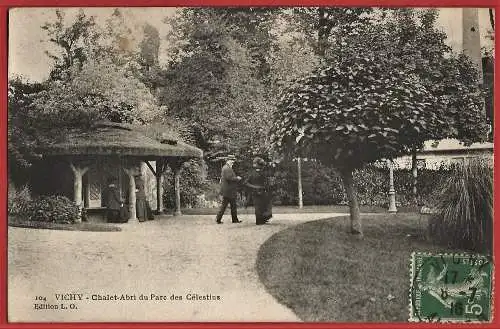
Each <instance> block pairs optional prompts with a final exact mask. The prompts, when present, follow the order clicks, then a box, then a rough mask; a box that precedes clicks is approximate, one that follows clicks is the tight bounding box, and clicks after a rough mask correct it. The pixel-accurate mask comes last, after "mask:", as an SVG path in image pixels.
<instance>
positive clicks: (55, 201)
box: [27, 195, 81, 224]
mask: <svg viewBox="0 0 500 329" xmlns="http://www.w3.org/2000/svg"><path fill="white" fill-rule="evenodd" d="M27 215H28V219H29V220H32V221H41V222H53V223H63V224H71V223H74V222H75V221H76V219H78V217H79V216H81V214H80V211H79V208H78V206H77V205H76V204H75V203H74V202H73V201H71V200H69V199H68V198H67V197H65V196H61V195H50V196H41V197H38V198H36V199H34V200H33V201H32V202H31V203H30V204H29V207H28V210H27Z"/></svg>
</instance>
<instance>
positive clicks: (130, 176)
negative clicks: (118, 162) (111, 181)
mask: <svg viewBox="0 0 500 329" xmlns="http://www.w3.org/2000/svg"><path fill="white" fill-rule="evenodd" d="M123 170H124V171H125V172H126V173H127V176H128V181H129V187H128V188H129V192H128V195H129V198H128V202H129V205H128V210H129V213H130V215H129V219H128V220H129V222H130V223H138V222H139V220H138V219H137V211H136V207H135V204H136V201H137V199H136V196H135V177H134V171H133V170H131V169H125V168H124V169H123Z"/></svg>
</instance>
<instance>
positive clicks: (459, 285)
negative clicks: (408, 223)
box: [409, 252, 493, 322]
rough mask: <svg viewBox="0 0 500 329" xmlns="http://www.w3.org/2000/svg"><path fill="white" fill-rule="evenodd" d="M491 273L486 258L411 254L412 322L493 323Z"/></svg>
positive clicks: (488, 261) (472, 255)
mask: <svg viewBox="0 0 500 329" xmlns="http://www.w3.org/2000/svg"><path fill="white" fill-rule="evenodd" d="M492 269H493V264H492V261H491V258H489V257H486V256H483V255H474V254H430V253H420V252H414V253H412V256H411V283H410V319H409V321H412V322H419V321H421V322H489V321H491V316H492V307H491V301H492V298H491V296H492V277H493V274H492Z"/></svg>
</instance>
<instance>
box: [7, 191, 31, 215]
mask: <svg viewBox="0 0 500 329" xmlns="http://www.w3.org/2000/svg"><path fill="white" fill-rule="evenodd" d="M8 194H9V195H8V203H7V211H8V213H9V215H23V214H26V211H27V209H28V206H29V204H30V202H31V191H30V189H29V188H28V186H27V185H24V186H23V187H21V188H20V189H16V188H15V186H14V185H12V184H9V192H8Z"/></svg>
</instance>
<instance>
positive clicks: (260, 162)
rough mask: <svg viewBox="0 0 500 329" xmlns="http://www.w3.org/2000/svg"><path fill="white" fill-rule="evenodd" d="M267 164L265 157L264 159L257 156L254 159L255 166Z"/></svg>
mask: <svg viewBox="0 0 500 329" xmlns="http://www.w3.org/2000/svg"><path fill="white" fill-rule="evenodd" d="M265 165H266V161H264V159H262V158H261V157H255V158H254V159H253V166H254V167H260V168H262V167H265Z"/></svg>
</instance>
